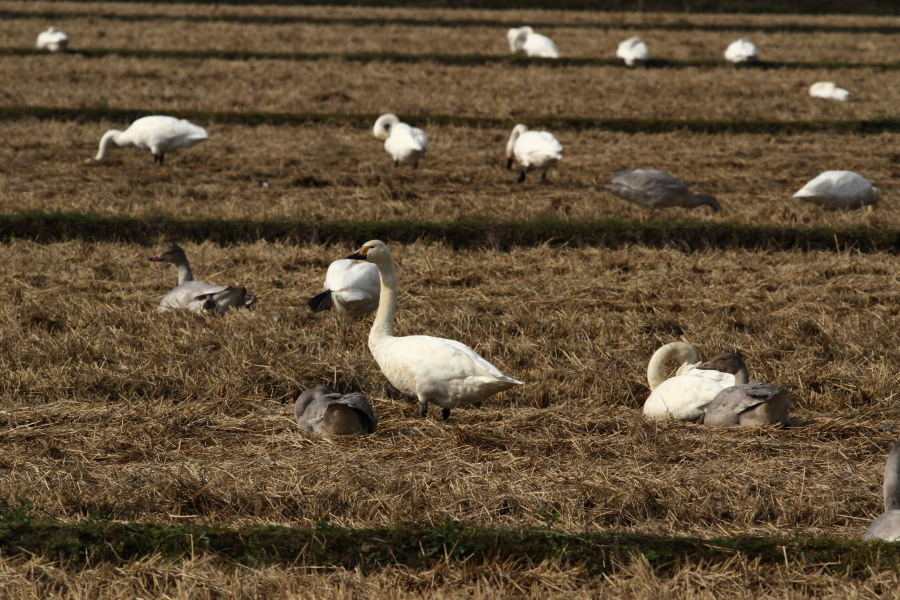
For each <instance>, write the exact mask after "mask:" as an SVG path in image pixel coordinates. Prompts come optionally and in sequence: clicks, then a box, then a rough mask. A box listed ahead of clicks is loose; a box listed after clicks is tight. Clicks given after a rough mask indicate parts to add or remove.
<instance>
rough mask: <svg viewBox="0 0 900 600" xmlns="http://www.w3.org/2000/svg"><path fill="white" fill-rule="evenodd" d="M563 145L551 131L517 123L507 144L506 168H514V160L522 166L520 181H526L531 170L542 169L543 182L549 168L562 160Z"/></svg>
mask: <svg viewBox="0 0 900 600" xmlns="http://www.w3.org/2000/svg"><path fill="white" fill-rule="evenodd" d="M562 152H563V147H562V144H560V143H559V140H557V139H556V137H554V135H553V134H552V133H550V132H549V131H529V130H528V126H526V125H522V124H519V125H516V126H515V127H514V128H513V130H512V134H511V135H510V136H509V142H507V144H506V168H507V169H512V164H513V160H515V161H516V162H518V163H519V164H520V165H521V166H522V170H521V171H519V183H523V182H524V181H525V176H526V175H527V174H528V172H529V171H531V170H533V169H538V170H540V171H541V183H544V182H545V181H546V180H547V169H549V168H550V167H552V166H553V165H555V164H556V163H558V162H559V161H560V160H562Z"/></svg>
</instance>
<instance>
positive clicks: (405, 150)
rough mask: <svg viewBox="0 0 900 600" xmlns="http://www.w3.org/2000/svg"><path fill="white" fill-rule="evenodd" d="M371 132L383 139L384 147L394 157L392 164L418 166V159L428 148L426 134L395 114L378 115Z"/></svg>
mask: <svg viewBox="0 0 900 600" xmlns="http://www.w3.org/2000/svg"><path fill="white" fill-rule="evenodd" d="M372 134H373V135H374V136H375V137H377V138H378V139H380V140H384V149H385V150H387V151H388V154H390V155H391V158H393V159H394V166H395V167H397V166H399V165H400V163H403V164H405V165H407V164H409V165H412V166H413V168H414V169H415V168H418V166H419V160H420V159H421V158H422V157H423V156H425V151H426V150H427V149H428V136H427V135H425V132H424V131H422V130H421V129H419V128H418V127H410V126H409V125H407V124H406V123H403V122H402V121H400V119H399V118H398V117H397V115H394V114H391V113H387V114H384V115H381V116H380V117H378V119H377V120H376V121H375V126H374V127H373V128H372Z"/></svg>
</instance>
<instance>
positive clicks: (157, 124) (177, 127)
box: [94, 115, 209, 164]
mask: <svg viewBox="0 0 900 600" xmlns="http://www.w3.org/2000/svg"><path fill="white" fill-rule="evenodd" d="M208 139H209V134H208V133H206V130H205V129H203V128H202V127H199V126H197V125H194V124H193V123H191V122H190V121H186V120H184V119H176V118H175V117H167V116H165V115H152V116H149V117H141V118H140V119H138V120H137V121H135V122H134V123H132V124H131V126H130V127H128V129H126V130H125V131H119V130H118V129H110V130H109V131H107V132H106V133H104V134H103V137H102V138H100V149H99V150H98V151H97V156H95V157H94V160H97V161H100V160H103V159H104V158H106V154H107V153H108V152H109V149H110V146H111V145H112V144H115V145H116V146H121V147H125V146H136V147H137V148H140V149H141V150H149V151H150V152H152V153H153V162H155V163H159V164H163V160H164V159H165V155H166V152H172V151H174V150H178V149H180V148H190V147H191V146H193V145H195V144H199V143H200V142H205V141H207V140H208Z"/></svg>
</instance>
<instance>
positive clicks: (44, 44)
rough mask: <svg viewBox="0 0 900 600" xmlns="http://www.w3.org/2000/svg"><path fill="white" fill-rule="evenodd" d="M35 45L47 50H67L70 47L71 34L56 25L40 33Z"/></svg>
mask: <svg viewBox="0 0 900 600" xmlns="http://www.w3.org/2000/svg"><path fill="white" fill-rule="evenodd" d="M35 46H36V47H37V48H38V49H40V50H46V51H47V52H65V51H66V50H67V49H68V48H69V36H67V35H66V34H65V33H63V32H62V31H60V30H59V29H57V28H56V27H51V28H49V29H48V30H47V31H42V32H40V33H39V34H38V36H37V42H35Z"/></svg>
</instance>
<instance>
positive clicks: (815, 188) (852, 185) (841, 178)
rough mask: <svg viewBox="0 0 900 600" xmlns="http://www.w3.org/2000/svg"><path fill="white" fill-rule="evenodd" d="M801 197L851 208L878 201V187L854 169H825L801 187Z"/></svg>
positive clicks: (821, 203) (808, 200) (809, 200)
mask: <svg viewBox="0 0 900 600" xmlns="http://www.w3.org/2000/svg"><path fill="white" fill-rule="evenodd" d="M794 198H799V199H801V200H805V201H807V202H812V203H813V204H819V205H821V206H824V207H825V208H830V209H843V210H851V209H854V208H860V207H863V206H867V205H870V204H871V205H874V204H875V203H877V202H878V188H875V187H873V186H872V184H871V183H869V180H868V179H866V178H865V177H863V176H862V175H860V174H858V173H854V172H853V171H825V172H823V173H820V174H819V175H818V176H816V177H815V178H813V179H811V180H810V181H809V183H807V184H806V185H804V186H803V187H802V188H800V191H798V192H797V193H796V194H794Z"/></svg>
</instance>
